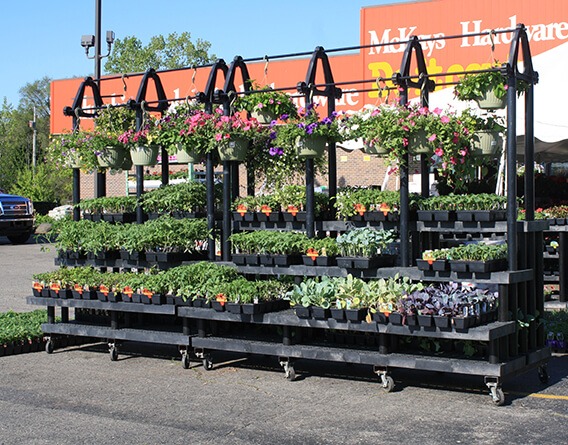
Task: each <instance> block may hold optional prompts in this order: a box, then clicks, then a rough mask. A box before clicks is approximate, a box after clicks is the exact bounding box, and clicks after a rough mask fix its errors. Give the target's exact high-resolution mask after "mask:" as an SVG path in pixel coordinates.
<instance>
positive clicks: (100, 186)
mask: <svg viewBox="0 0 568 445" xmlns="http://www.w3.org/2000/svg"><path fill="white" fill-rule="evenodd" d="M101 18H102V0H95V79H94V80H95V83H96V84H97V86H98V87H99V89H100V86H101ZM103 196H106V173H105V172H104V171H97V173H95V198H102V197H103Z"/></svg>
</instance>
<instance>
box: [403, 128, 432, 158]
mask: <svg viewBox="0 0 568 445" xmlns="http://www.w3.org/2000/svg"><path fill="white" fill-rule="evenodd" d="M408 152H409V153H410V154H411V155H419V154H428V153H430V145H429V143H428V137H427V136H426V132H425V131H424V130H419V131H418V132H416V133H414V134H413V135H412V136H411V137H410V138H409V141H408Z"/></svg>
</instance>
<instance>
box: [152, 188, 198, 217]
mask: <svg viewBox="0 0 568 445" xmlns="http://www.w3.org/2000/svg"><path fill="white" fill-rule="evenodd" d="M206 204H207V188H206V186H205V184H203V183H201V182H197V181H192V182H182V183H180V184H171V185H164V186H161V187H160V188H158V189H155V190H152V191H151V192H148V193H145V194H144V195H143V199H142V208H143V209H144V211H145V212H147V213H151V212H156V213H172V212H175V211H185V212H197V211H205V207H206Z"/></svg>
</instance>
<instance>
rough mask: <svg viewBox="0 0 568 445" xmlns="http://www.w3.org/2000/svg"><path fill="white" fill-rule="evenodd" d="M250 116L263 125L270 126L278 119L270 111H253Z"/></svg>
mask: <svg viewBox="0 0 568 445" xmlns="http://www.w3.org/2000/svg"><path fill="white" fill-rule="evenodd" d="M250 115H251V117H253V118H255V119H256V120H257V121H258V123H259V124H263V125H268V124H270V123H271V122H272V121H275V120H276V119H277V116H276V115H275V114H274V113H271V112H270V111H253V112H252V113H251V114H250Z"/></svg>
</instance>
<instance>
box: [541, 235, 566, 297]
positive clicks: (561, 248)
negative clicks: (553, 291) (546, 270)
mask: <svg viewBox="0 0 568 445" xmlns="http://www.w3.org/2000/svg"><path fill="white" fill-rule="evenodd" d="M558 241H559V242H558V270H560V277H559V279H560V281H559V283H558V284H559V287H560V295H559V297H558V300H559V301H562V302H565V301H568V272H567V271H568V232H560V233H559V239H558ZM540 276H541V277H542V274H541V275H540Z"/></svg>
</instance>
